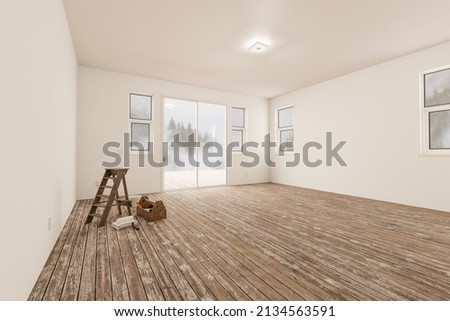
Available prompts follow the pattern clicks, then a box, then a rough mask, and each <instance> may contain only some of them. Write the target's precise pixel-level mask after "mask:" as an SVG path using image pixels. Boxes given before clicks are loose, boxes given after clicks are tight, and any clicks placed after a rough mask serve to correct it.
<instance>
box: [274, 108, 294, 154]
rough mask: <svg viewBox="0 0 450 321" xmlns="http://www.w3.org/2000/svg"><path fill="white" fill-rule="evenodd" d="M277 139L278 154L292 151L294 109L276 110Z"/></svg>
mask: <svg viewBox="0 0 450 321" xmlns="http://www.w3.org/2000/svg"><path fill="white" fill-rule="evenodd" d="M277 137H278V144H279V152H280V154H283V153H284V152H292V151H294V107H293V106H289V107H283V108H279V109H277Z"/></svg>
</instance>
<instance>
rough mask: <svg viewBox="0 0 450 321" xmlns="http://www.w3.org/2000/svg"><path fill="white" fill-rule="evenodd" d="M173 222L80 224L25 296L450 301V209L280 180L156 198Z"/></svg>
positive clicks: (68, 230)
mask: <svg viewBox="0 0 450 321" xmlns="http://www.w3.org/2000/svg"><path fill="white" fill-rule="evenodd" d="M151 198H152V199H154V200H156V199H162V200H163V201H164V202H165V204H166V207H167V209H168V218H167V219H166V220H164V221H159V222H157V223H156V224H155V223H151V224H148V223H146V222H145V221H143V220H140V222H141V229H140V230H139V231H135V230H133V229H132V228H128V229H124V230H120V231H116V230H114V229H113V228H112V227H111V225H110V223H111V221H112V220H113V219H115V218H116V217H117V212H113V213H112V214H111V215H110V217H109V221H108V224H107V226H105V227H98V226H97V221H96V220H94V222H93V223H92V224H89V225H85V224H83V223H84V220H85V218H86V215H87V213H88V210H89V206H90V201H78V202H77V204H76V206H75V208H74V210H73V212H72V214H71V215H70V217H69V219H68V221H67V224H66V225H65V227H64V229H63V231H62V232H61V235H60V237H59V239H58V241H57V242H56V244H55V247H54V249H53V251H52V252H51V254H50V257H49V258H48V261H47V263H46V265H45V267H44V268H43V270H42V273H41V275H40V277H39V279H38V280H37V282H36V285H35V287H34V289H33V290H32V292H31V294H30V296H29V300H450V213H445V212H439V211H433V210H427V209H420V208H414V207H409V206H402V205H397V204H391V203H385V202H379V201H373V200H367V199H361V198H355V197H349V196H343V195H338V194H331V193H325V192H319V191H313V190H308V189H302V188H296V187H289V186H283V185H277V184H259V185H249V186H236V187H217V188H208V189H198V190H189V191H176V192H167V193H161V194H152V195H151Z"/></svg>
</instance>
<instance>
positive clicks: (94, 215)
mask: <svg viewBox="0 0 450 321" xmlns="http://www.w3.org/2000/svg"><path fill="white" fill-rule="evenodd" d="M88 216H92V217H98V218H102V214H99V213H93V214H89V215H88Z"/></svg>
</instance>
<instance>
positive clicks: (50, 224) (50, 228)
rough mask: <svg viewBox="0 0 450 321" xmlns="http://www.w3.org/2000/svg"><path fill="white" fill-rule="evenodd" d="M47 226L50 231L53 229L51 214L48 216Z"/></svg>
mask: <svg viewBox="0 0 450 321" xmlns="http://www.w3.org/2000/svg"><path fill="white" fill-rule="evenodd" d="M47 227H48V230H49V231H51V230H52V217H51V216H49V217H48V220H47Z"/></svg>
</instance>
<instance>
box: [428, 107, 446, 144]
mask: <svg viewBox="0 0 450 321" xmlns="http://www.w3.org/2000/svg"><path fill="white" fill-rule="evenodd" d="M430 149H450V110H442V111H436V112H431V113H430Z"/></svg>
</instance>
